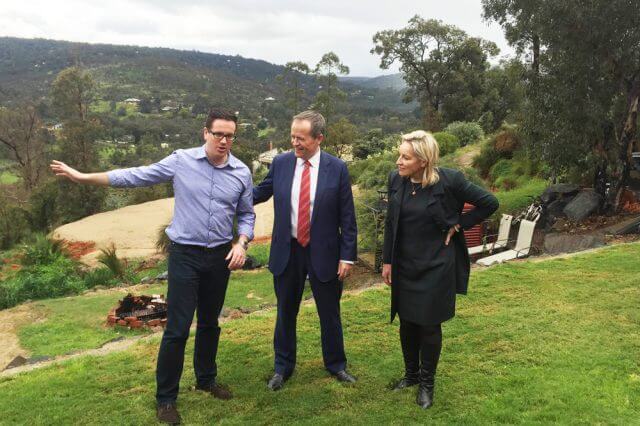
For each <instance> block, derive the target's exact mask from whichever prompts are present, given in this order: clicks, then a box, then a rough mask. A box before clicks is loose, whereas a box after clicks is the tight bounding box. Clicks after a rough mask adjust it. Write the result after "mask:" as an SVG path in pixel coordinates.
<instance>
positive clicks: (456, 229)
mask: <svg viewBox="0 0 640 426" xmlns="http://www.w3.org/2000/svg"><path fill="white" fill-rule="evenodd" d="M459 231H460V225H455V226H452V227H451V229H449V232H447V238H446V239H445V240H444V245H445V246H448V245H449V241H451V237H453V235H454V234H455V233H456V232H459Z"/></svg>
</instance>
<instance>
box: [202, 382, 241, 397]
mask: <svg viewBox="0 0 640 426" xmlns="http://www.w3.org/2000/svg"><path fill="white" fill-rule="evenodd" d="M196 390H201V391H203V392H209V393H210V394H211V395H213V397H214V398H218V399H225V400H226V399H231V398H233V394H232V393H231V391H230V390H229V388H227V387H226V386H223V385H220V384H218V383H215V382H214V383H212V384H211V385H209V386H200V385H196Z"/></svg>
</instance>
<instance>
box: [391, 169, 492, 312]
mask: <svg viewBox="0 0 640 426" xmlns="http://www.w3.org/2000/svg"><path fill="white" fill-rule="evenodd" d="M438 174H439V176H440V180H439V181H438V182H437V183H436V184H434V186H433V188H432V189H431V195H432V197H430V198H429V202H428V204H427V205H426V206H425V207H426V208H427V212H428V213H427V214H429V215H431V219H432V221H433V222H435V223H436V225H437V226H438V227H440V228H441V230H442V232H443V236H444V235H446V232H447V231H448V230H449V229H450V228H451V227H453V226H454V225H456V224H459V225H460V226H461V227H462V229H463V230H466V229H469V228H471V227H473V226H475V225H476V224H478V223H480V222H482V221H483V220H485V219H486V218H488V217H489V216H491V214H492V213H493V212H495V211H496V210H497V209H498V200H497V199H496V197H495V196H494V195H493V194H491V193H490V192H488V191H486V190H484V189H483V188H481V187H479V186H477V185H475V184H473V183H471V182H469V181H468V180H467V179H466V178H465V177H464V175H463V174H462V173H461V172H459V171H457V170H453V169H447V168H439V169H438ZM404 188H405V185H404V179H403V178H402V177H401V176H400V175H399V174H398V172H397V171H393V172H391V173H390V174H389V182H388V198H389V203H388V206H387V216H386V220H385V232H384V246H383V262H384V263H385V264H391V265H392V270H391V271H392V272H391V274H392V285H391V289H392V291H391V294H392V296H391V321H393V319H394V318H395V315H396V313H397V311H398V306H397V303H398V301H397V299H398V296H397V291H396V290H395V288H396V287H395V286H394V285H393V283H394V282H395V274H394V272H395V270H396V268H394V267H393V265H394V263H396V261H397V259H395V258H394V255H395V253H397V252H398V246H397V244H398V240H397V235H398V223H399V219H400V210H401V205H402V200H403V197H404V191H405V189H404ZM465 203H469V204H473V205H474V206H475V208H474V209H473V210H471V211H468V212H466V213H464V214H463V213H462V210H463V207H464V204H465ZM452 243H453V244H454V246H455V278H454V279H455V282H454V283H448V284H449V285H450V286H452V287H455V293H458V294H466V293H467V287H468V284H469V272H470V269H471V264H470V261H469V252H468V250H467V244H466V241H465V238H464V233H463V232H458V233H456V234H454V235H453V237H452ZM403 244H405V246H404V247H403V249H406V250H409V251H410V250H411V246H410V244H411V242H410V241H405V242H403ZM425 279H427V280H428V277H425Z"/></svg>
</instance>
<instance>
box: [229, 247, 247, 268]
mask: <svg viewBox="0 0 640 426" xmlns="http://www.w3.org/2000/svg"><path fill="white" fill-rule="evenodd" d="M229 259H231V260H230V261H229V270H230V271H234V270H236V269H240V268H242V267H243V266H244V261H245V259H246V252H245V250H244V247H243V246H242V244H240V243H236V244H234V245H233V247H231V250H229V254H227V257H225V258H224V260H229Z"/></svg>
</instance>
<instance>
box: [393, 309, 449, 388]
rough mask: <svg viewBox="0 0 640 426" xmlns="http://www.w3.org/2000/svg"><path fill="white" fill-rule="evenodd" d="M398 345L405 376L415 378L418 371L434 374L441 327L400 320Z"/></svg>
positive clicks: (440, 347)
mask: <svg viewBox="0 0 640 426" xmlns="http://www.w3.org/2000/svg"><path fill="white" fill-rule="evenodd" d="M400 343H401V345H402V356H403V358H404V365H405V374H406V375H407V376H409V377H417V375H418V373H419V371H420V370H424V371H426V372H429V373H431V374H435V372H436V368H437V367H438V360H439V359H440V352H441V351H442V325H441V324H435V325H420V324H415V323H412V322H409V321H403V320H402V318H401V319H400Z"/></svg>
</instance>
